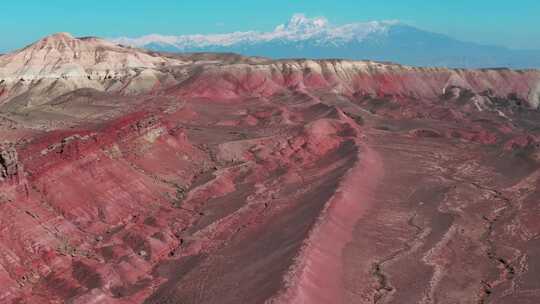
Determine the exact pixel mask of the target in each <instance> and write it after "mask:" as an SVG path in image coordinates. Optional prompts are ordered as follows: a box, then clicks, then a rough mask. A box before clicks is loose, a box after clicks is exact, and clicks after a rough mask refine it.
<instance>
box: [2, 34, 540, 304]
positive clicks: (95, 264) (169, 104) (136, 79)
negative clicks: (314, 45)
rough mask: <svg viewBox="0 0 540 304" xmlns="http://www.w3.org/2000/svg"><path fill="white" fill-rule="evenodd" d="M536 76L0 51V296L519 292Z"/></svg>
mask: <svg viewBox="0 0 540 304" xmlns="http://www.w3.org/2000/svg"><path fill="white" fill-rule="evenodd" d="M539 103H540V71H538V70H509V69H484V70H457V69H445V68H416V67H408V66H402V65H399V64H393V63H378V62H370V61H345V60H305V59H298V60H269V59H265V58H252V57H242V56H239V55H234V54H209V53H208V54H206V53H199V54H167V53H155V52H149V51H144V50H141V49H136V48H130V47H124V46H120V45H115V44H113V43H111V42H106V41H104V40H101V39H99V38H92V37H87V38H74V37H72V36H71V35H69V34H66V33H60V34H56V35H53V36H49V37H46V38H44V39H43V40H40V41H38V42H36V43H35V44H32V45H30V46H28V47H26V48H24V49H21V50H19V51H16V52H13V53H10V54H5V55H1V56H0V229H1V233H0V286H1V288H0V303H18V304H48V303H72V304H86V303H92V304H131V303H146V304H176V303H219V304H226V303H235V304H236V303H275V304H281V303H355V304H362V303H366V304H367V303H377V304H382V303H405V304H407V303H424V304H429V303H448V304H450V303H471V304H472V303H475V304H480V303H500V304H503V303H504V304H509V303H510V304H512V303H519V304H526V303H531V304H536V303H540V110H539V109H538V107H539Z"/></svg>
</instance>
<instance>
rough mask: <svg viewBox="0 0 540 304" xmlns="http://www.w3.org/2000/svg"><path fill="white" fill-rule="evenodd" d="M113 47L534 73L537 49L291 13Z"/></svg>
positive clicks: (118, 40)
mask: <svg viewBox="0 0 540 304" xmlns="http://www.w3.org/2000/svg"><path fill="white" fill-rule="evenodd" d="M111 40H112V41H113V42H116V43H119V44H124V45H129V46H134V47H142V48H146V49H150V50H154V51H166V52H234V53H239V54H242V55H249V56H265V57H270V58H344V59H354V60H362V59H369V60H376V61H392V62H397V63H402V64H407V65H413V66H444V67H452V68H486V67H509V68H539V67H540V50H514V49H508V48H505V47H498V46H490V45H481V44H477V43H472V42H463V41H459V40H456V39H454V38H451V37H449V36H446V35H442V34H437V33H433V32H429V31H424V30H421V29H418V28H415V27H412V26H409V25H406V24H403V23H400V22H397V21H374V22H367V23H352V24H346V25H340V26H335V25H332V24H330V23H329V22H328V20H326V19H325V18H308V17H306V16H304V15H302V14H297V15H294V16H293V17H292V19H291V20H290V21H289V22H288V23H287V24H282V25H279V26H277V27H276V28H275V29H274V31H271V32H258V31H248V32H234V33H229V34H212V35H183V36H163V35H157V34H153V35H148V36H143V37H139V38H126V37H121V38H114V39H111Z"/></svg>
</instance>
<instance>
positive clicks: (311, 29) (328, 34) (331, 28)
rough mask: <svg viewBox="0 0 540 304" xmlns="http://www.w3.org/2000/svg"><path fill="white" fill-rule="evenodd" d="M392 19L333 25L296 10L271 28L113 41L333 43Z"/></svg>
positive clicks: (180, 45) (180, 46)
mask: <svg viewBox="0 0 540 304" xmlns="http://www.w3.org/2000/svg"><path fill="white" fill-rule="evenodd" d="M393 24H395V22H388V21H382V22H379V21H374V22H366V23H351V24H346V25H332V24H330V22H329V21H328V20H327V19H326V18H324V17H315V18H309V17H307V16H306V15H304V14H295V15H293V16H292V18H291V19H290V20H289V22H287V23H286V24H281V25H278V26H277V27H276V28H275V29H274V30H273V31H270V32H259V31H247V32H234V33H227V34H209V35H201V34H195V35H182V36H162V35H158V34H151V35H147V36H143V37H139V38H127V37H120V38H114V39H112V41H113V42H116V43H120V44H125V45H130V46H135V47H148V48H156V46H157V48H158V49H160V48H167V47H169V48H172V49H177V50H193V49H198V48H207V47H230V46H237V45H241V44H249V45H253V44H256V43H267V42H271V41H288V42H302V41H305V40H309V39H316V40H317V41H318V42H319V43H328V42H330V43H333V42H334V40H340V41H350V40H353V39H354V40H357V41H361V40H362V39H364V38H365V37H366V36H368V35H369V34H372V33H377V32H385V31H386V30H387V29H388V27H389V26H391V25H393Z"/></svg>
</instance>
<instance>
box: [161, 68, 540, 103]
mask: <svg viewBox="0 0 540 304" xmlns="http://www.w3.org/2000/svg"><path fill="white" fill-rule="evenodd" d="M450 87H460V88H463V89H466V90H470V91H472V92H474V93H477V94H480V93H482V92H491V93H492V94H493V95H494V96H498V97H503V98H506V97H508V96H510V95H512V96H514V95H515V96H517V97H519V98H520V99H522V100H526V101H528V103H529V105H530V107H531V108H537V107H538V98H539V96H540V93H539V92H540V71H538V70H524V71H517V70H510V69H482V70H465V69H447V68H417V67H410V66H403V65H398V64H387V63H379V62H371V61H348V60H279V61H271V62H267V63H262V64H256V65H252V64H231V65H219V66H218V65H212V66H207V67H204V69H203V70H202V71H201V72H200V73H197V74H195V75H194V76H192V78H191V79H190V81H189V82H186V83H183V84H181V85H179V86H178V87H177V88H172V89H171V90H170V92H172V93H178V92H179V93H180V94H183V95H186V96H190V97H206V98H211V99H217V100H219V99H234V98H242V97H245V96H264V97H268V96H271V95H274V94H276V93H279V92H281V91H284V90H301V91H310V92H314V91H317V90H324V91H327V92H328V91H331V92H334V93H336V94H341V95H343V96H353V95H355V94H370V95H377V96H409V97H414V98H422V99H438V98H439V97H440V96H441V95H443V94H444V93H445V90H446V89H447V88H450Z"/></svg>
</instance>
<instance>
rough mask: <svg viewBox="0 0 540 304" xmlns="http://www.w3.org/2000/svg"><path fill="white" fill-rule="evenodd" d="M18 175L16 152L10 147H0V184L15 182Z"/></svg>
mask: <svg viewBox="0 0 540 304" xmlns="http://www.w3.org/2000/svg"><path fill="white" fill-rule="evenodd" d="M19 173H20V167H19V159H18V156H17V150H16V149H15V148H14V147H13V146H11V145H7V144H5V145H0V182H2V181H6V180H15V179H16V178H17V177H18V175H19Z"/></svg>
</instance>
